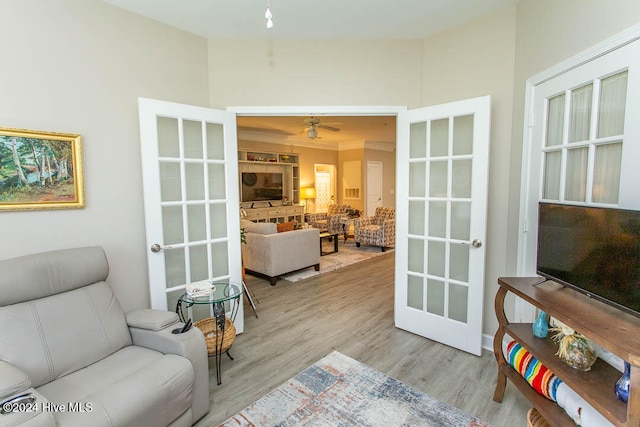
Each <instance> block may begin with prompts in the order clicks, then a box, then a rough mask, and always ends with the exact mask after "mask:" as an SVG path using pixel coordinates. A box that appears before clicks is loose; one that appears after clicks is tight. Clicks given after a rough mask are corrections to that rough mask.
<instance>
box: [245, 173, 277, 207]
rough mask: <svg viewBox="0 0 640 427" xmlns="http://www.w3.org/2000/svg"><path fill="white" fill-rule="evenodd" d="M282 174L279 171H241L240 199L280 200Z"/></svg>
mask: <svg viewBox="0 0 640 427" xmlns="http://www.w3.org/2000/svg"><path fill="white" fill-rule="evenodd" d="M282 183H283V174H282V173H279V172H242V173H241V175H240V184H241V185H240V200H241V201H243V202H259V201H273V200H276V201H277V200H282V196H283V187H282Z"/></svg>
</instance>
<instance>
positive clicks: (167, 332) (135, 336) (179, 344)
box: [127, 310, 209, 423]
mask: <svg viewBox="0 0 640 427" xmlns="http://www.w3.org/2000/svg"><path fill="white" fill-rule="evenodd" d="M143 311H146V310H143ZM151 311H159V312H160V313H163V311H161V310H151ZM166 313H169V314H168V315H166V316H167V319H168V318H169V317H173V316H169V315H170V314H173V315H175V316H176V320H177V314H176V313H171V312H166ZM140 315H141V316H142V317H143V318H144V317H146V316H147V314H144V313H142V314H140ZM154 316H155V314H154V315H153V316H152V317H154ZM158 316H160V315H158ZM160 317H162V316H160ZM128 318H129V315H127V321H128ZM134 318H135V317H134ZM151 323H152V324H153V323H154V322H151ZM146 324H147V323H146V322H141V325H142V326H145V325H146ZM182 325H184V324H183V323H180V322H177V324H176V323H172V324H170V325H169V326H168V327H165V328H163V329H160V330H153V329H151V328H148V327H137V326H129V331H130V332H131V339H132V341H133V345H135V346H139V347H146V348H150V349H152V350H155V351H159V352H160V353H164V354H177V355H178V356H183V357H186V358H187V359H189V361H190V362H191V365H193V370H194V372H195V382H194V385H193V393H192V395H193V402H192V405H191V412H192V416H193V422H194V423H195V422H196V420H198V419H200V418H201V417H202V416H203V415H204V414H206V413H207V412H208V411H209V355H208V354H207V343H206V342H205V340H204V335H202V332H201V331H200V329H198V328H196V327H192V328H191V329H189V330H188V331H187V332H184V333H181V334H174V333H172V331H173V330H174V329H176V328H178V327H180V326H182Z"/></svg>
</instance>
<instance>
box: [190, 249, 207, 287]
mask: <svg viewBox="0 0 640 427" xmlns="http://www.w3.org/2000/svg"><path fill="white" fill-rule="evenodd" d="M208 259H209V257H208V255H207V246H206V245H198V246H191V247H190V248H189V266H190V269H189V273H190V274H191V282H197V281H199V280H206V279H208V278H209V263H208V262H207V260H208Z"/></svg>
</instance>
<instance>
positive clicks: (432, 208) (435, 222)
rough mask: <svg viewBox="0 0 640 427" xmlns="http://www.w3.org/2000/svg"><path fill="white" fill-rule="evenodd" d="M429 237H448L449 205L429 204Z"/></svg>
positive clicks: (442, 203) (440, 203) (444, 203)
mask: <svg viewBox="0 0 640 427" xmlns="http://www.w3.org/2000/svg"><path fill="white" fill-rule="evenodd" d="M428 233H429V236H431V237H442V238H444V237H446V236H447V203H446V202H429V231H428Z"/></svg>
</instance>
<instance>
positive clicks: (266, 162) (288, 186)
mask: <svg viewBox="0 0 640 427" xmlns="http://www.w3.org/2000/svg"><path fill="white" fill-rule="evenodd" d="M299 160H300V156H299V155H298V154H297V153H276V152H268V151H256V150H244V149H240V150H238V161H239V163H240V164H239V168H238V169H239V171H240V172H269V171H278V172H282V173H283V174H284V179H285V180H286V183H285V194H284V195H285V196H286V197H287V200H288V201H290V202H291V203H292V204H294V205H295V204H298V203H300V165H299V163H298V162H299Z"/></svg>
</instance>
